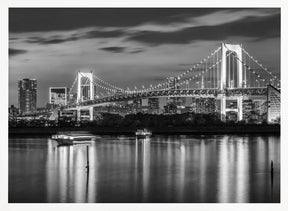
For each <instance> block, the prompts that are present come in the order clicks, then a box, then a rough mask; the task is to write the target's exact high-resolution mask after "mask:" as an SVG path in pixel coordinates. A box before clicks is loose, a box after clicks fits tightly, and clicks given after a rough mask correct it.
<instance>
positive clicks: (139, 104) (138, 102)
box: [132, 99, 142, 113]
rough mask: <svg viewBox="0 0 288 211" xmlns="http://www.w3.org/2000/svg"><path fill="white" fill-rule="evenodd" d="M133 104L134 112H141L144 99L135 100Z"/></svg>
mask: <svg viewBox="0 0 288 211" xmlns="http://www.w3.org/2000/svg"><path fill="white" fill-rule="evenodd" d="M132 105H133V112H134V113H138V112H141V110H142V100H141V99H136V100H133V103H132Z"/></svg>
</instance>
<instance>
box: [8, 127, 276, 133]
mask: <svg viewBox="0 0 288 211" xmlns="http://www.w3.org/2000/svg"><path fill="white" fill-rule="evenodd" d="M280 128H281V126H280V125H194V126H189V127H188V126H187V127H173V128H169V127H166V128H151V131H152V133H153V134H159V135H193V134H195V135H201V134H203V135H209V134H211V135H212V134H261V135H263V134H275V135H280ZM136 130H137V128H136V127H135V128H131V127H130V128H111V127H110V128H108V127H47V128H37V127H26V128H25V127H23V128H9V129H8V132H9V136H17V135H21V136H28V135H53V134H56V133H57V132H60V131H61V132H66V131H67V132H69V131H79V132H80V131H85V132H89V133H92V134H94V135H135V131H136Z"/></svg>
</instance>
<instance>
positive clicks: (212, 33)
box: [127, 14, 280, 45]
mask: <svg viewBox="0 0 288 211" xmlns="http://www.w3.org/2000/svg"><path fill="white" fill-rule="evenodd" d="M231 36H244V37H251V38H255V39H267V38H273V37H280V14H276V15H270V16H265V17H251V16H250V17H246V18H243V19H240V20H237V21H233V22H229V23H225V24H219V25H214V26H197V27H188V28H184V29H181V30H178V31H173V32H160V31H141V32H136V33H134V35H131V36H130V37H128V38H127V39H128V40H131V41H137V42H141V43H146V44H149V45H159V44H187V43H191V42H194V41H199V40H206V41H214V40H225V39H228V38H229V37H231Z"/></svg>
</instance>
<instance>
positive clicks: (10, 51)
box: [9, 48, 27, 56]
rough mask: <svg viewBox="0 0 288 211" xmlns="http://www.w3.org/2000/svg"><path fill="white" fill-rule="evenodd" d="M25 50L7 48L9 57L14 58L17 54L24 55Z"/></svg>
mask: <svg viewBox="0 0 288 211" xmlns="http://www.w3.org/2000/svg"><path fill="white" fill-rule="evenodd" d="M26 52H27V51H26V50H23V49H15V48H9V56H16V55H19V54H24V53H26Z"/></svg>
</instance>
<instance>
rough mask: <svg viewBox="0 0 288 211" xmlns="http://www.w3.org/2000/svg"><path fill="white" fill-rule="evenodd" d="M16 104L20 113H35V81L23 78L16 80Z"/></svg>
mask: <svg viewBox="0 0 288 211" xmlns="http://www.w3.org/2000/svg"><path fill="white" fill-rule="evenodd" d="M18 104H19V109H20V112H21V113H31V112H34V111H36V106H37V80H36V79H29V78H24V79H20V80H18Z"/></svg>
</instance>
